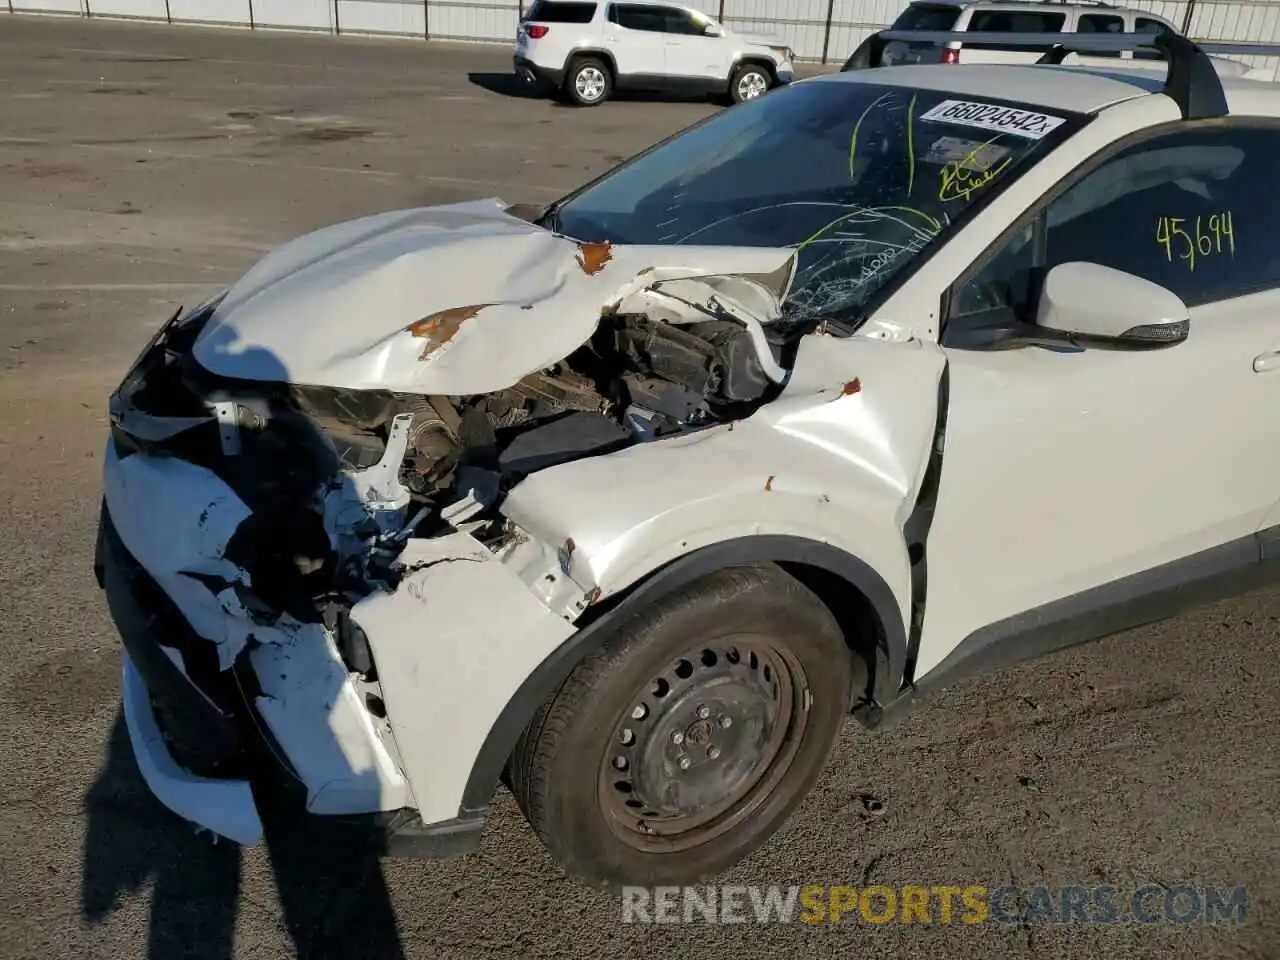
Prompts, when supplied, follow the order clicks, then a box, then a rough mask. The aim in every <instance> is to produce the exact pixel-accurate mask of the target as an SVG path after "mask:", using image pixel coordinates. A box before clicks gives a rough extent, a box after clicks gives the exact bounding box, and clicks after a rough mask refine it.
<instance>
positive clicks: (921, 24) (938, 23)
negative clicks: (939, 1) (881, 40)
mask: <svg viewBox="0 0 1280 960" xmlns="http://www.w3.org/2000/svg"><path fill="white" fill-rule="evenodd" d="M959 16H960V8H959V7H951V6H940V5H935V4H931V3H913V4H911V6H909V7H907V9H905V10H903V11H902V13H900V14H898V19H897V20H895V21H893V29H894V30H931V31H938V30H950V29H951V28H952V27H954V26H955V23H956V18H957V17H959Z"/></svg>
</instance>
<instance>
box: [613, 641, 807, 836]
mask: <svg viewBox="0 0 1280 960" xmlns="http://www.w3.org/2000/svg"><path fill="white" fill-rule="evenodd" d="M808 689H809V687H808V683H807V679H806V677H805V674H804V670H803V668H802V667H801V666H800V664H799V662H798V661H797V660H796V659H795V658H794V657H793V656H791V655H790V654H789V653H787V652H786V651H784V650H780V649H778V648H777V647H776V646H774V644H773V643H772V642H771V641H770V640H768V639H767V638H764V637H754V636H735V637H731V638H725V639H722V640H718V641H714V642H711V643H708V644H705V645H699V646H697V647H694V648H692V649H691V650H690V651H687V652H686V653H685V654H683V655H682V656H677V657H674V658H672V660H671V661H670V662H669V663H668V664H667V665H666V666H665V667H663V669H662V670H661V671H660V672H659V673H658V674H657V675H655V676H654V677H653V678H651V679H650V680H649V681H648V682H647V683H646V684H645V685H642V686H641V687H639V688H637V689H636V690H635V691H633V694H632V697H631V699H630V700H629V701H628V702H627V704H626V706H625V707H624V708H623V709H622V711H621V712H620V713H619V715H618V718H617V720H616V721H615V722H614V724H613V726H612V727H611V729H610V732H609V739H608V741H607V742H606V743H605V745H604V750H603V751H602V756H601V760H600V765H599V777H598V798H599V802H600V808H601V810H602V811H603V813H604V815H605V819H606V821H607V822H608V824H609V828H610V830H611V831H612V832H613V834H614V835H615V836H616V837H618V838H619V839H621V840H622V841H623V842H624V843H626V844H628V845H629V846H632V847H634V848H637V849H640V850H644V851H648V852H674V851H677V850H684V849H688V848H690V847H694V846H698V845H700V844H704V843H707V842H709V841H711V840H713V839H715V838H716V837H719V836H722V835H723V834H725V833H726V832H728V831H729V830H732V829H733V828H734V827H735V826H737V825H738V824H740V823H742V822H743V821H744V820H746V819H747V818H748V817H750V816H751V814H752V813H753V812H754V811H755V810H757V809H758V808H759V807H760V806H761V805H763V804H764V803H765V802H766V801H767V800H768V799H769V797H770V796H772V795H773V792H774V789H775V788H776V786H777V785H778V783H779V782H780V781H781V780H782V779H783V778H784V777H785V776H786V774H787V772H788V771H789V770H790V768H791V765H792V762H793V761H794V760H795V757H796V754H797V753H798V752H799V747H800V744H801V742H802V741H803V736H804V732H805V730H806V728H807V723H808V709H807V707H808V696H809V695H808ZM726 719H727V720H728V722H726Z"/></svg>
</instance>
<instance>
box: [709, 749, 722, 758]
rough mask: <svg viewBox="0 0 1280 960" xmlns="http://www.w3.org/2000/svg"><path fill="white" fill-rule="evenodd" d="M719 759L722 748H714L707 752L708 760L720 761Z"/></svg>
mask: <svg viewBox="0 0 1280 960" xmlns="http://www.w3.org/2000/svg"><path fill="white" fill-rule="evenodd" d="M719 757H720V748H719V747H712V748H711V749H710V750H708V751H707V759H709V760H717V759H719Z"/></svg>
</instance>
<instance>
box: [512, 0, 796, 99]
mask: <svg viewBox="0 0 1280 960" xmlns="http://www.w3.org/2000/svg"><path fill="white" fill-rule="evenodd" d="M515 68H516V73H517V74H518V75H520V76H521V77H523V78H524V79H525V80H527V81H529V82H530V83H533V84H535V85H537V86H538V87H541V88H543V89H550V90H551V91H554V92H556V93H560V94H562V95H563V96H564V97H565V98H566V99H567V100H569V102H571V103H575V104H578V105H580V106H593V105H595V104H597V103H602V102H604V101H605V100H607V99H609V97H610V95H611V94H612V93H613V91H614V90H617V89H644V90H670V91H673V92H682V93H693V94H698V93H702V94H717V95H727V96H728V97H729V98H730V99H731V100H732V101H733V102H734V103H741V102H742V101H744V100H754V99H755V98H756V97H758V96H760V95H761V94H762V93H765V92H766V91H768V90H769V89H770V88H772V87H775V86H778V85H780V84H785V83H790V82H791V79H792V75H793V67H792V52H791V48H790V47H789V46H788V45H787V42H786V41H785V40H781V39H779V38H777V37H770V36H761V35H758V34H746V33H736V32H734V31H732V30H729V29H728V28H726V27H724V26H722V25H721V24H719V23H716V21H715V20H713V19H712V18H711V17H709V16H707V15H706V14H705V13H702V12H701V11H700V10H695V9H694V8H692V7H685V6H681V5H680V4H677V3H659V2H655V0H629V2H627V3H610V2H600V3H594V2H583V0H534V3H533V5H532V6H531V7H530V8H529V10H528V12H527V13H526V14H525V17H524V19H523V20H522V21H521V22H520V27H519V29H518V30H517V31H516V53H515Z"/></svg>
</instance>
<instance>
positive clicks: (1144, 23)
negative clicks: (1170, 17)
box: [1133, 17, 1173, 60]
mask: <svg viewBox="0 0 1280 960" xmlns="http://www.w3.org/2000/svg"><path fill="white" fill-rule="evenodd" d="M1134 32H1135V33H1152V34H1158V33H1173V30H1172V28H1170V26H1169V25H1168V24H1167V23H1165V22H1164V21H1163V20H1152V19H1151V18H1150V17H1138V19H1137V20H1136V21H1135V24H1134ZM1133 58H1134V59H1135V60H1163V59H1164V55H1163V54H1161V53H1160V51H1159V50H1135V51H1133Z"/></svg>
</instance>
